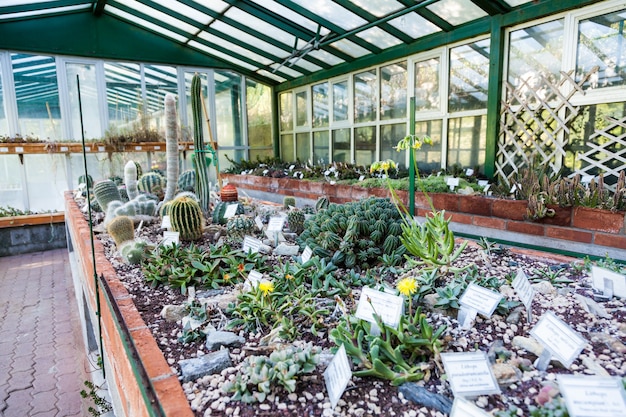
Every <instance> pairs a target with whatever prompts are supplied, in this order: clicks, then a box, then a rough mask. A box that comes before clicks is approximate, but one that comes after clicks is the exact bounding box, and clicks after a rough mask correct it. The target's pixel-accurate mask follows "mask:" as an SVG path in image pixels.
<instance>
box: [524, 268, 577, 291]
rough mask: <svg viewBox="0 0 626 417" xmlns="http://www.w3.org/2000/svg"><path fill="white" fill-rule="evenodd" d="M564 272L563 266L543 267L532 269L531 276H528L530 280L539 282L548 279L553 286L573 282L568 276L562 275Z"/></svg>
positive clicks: (562, 285)
mask: <svg viewBox="0 0 626 417" xmlns="http://www.w3.org/2000/svg"><path fill="white" fill-rule="evenodd" d="M564 272H565V268H560V267H559V268H550V267H548V268H543V269H534V270H533V273H532V276H531V277H530V278H529V280H530V281H531V282H535V283H537V282H541V281H548V282H549V283H550V284H552V285H553V286H555V287H566V286H567V285H569V284H571V283H573V282H574V281H572V280H571V279H569V278H564V277H562V275H563V273H564Z"/></svg>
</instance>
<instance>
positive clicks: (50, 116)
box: [11, 54, 62, 140]
mask: <svg viewBox="0 0 626 417" xmlns="http://www.w3.org/2000/svg"><path fill="white" fill-rule="evenodd" d="M11 62H12V67H13V79H14V81H15V95H16V97H17V115H18V118H19V129H20V132H19V133H20V134H21V135H22V136H34V137H37V138H39V139H49V140H59V139H62V137H61V135H62V129H61V110H60V108H59V88H58V86H57V71H56V64H55V61H54V58H52V57H49V56H38V55H25V54H11Z"/></svg>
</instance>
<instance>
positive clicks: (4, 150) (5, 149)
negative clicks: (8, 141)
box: [0, 146, 9, 153]
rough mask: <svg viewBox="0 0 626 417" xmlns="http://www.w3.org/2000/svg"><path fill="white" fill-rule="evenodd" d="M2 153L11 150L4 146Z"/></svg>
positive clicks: (0, 150)
mask: <svg viewBox="0 0 626 417" xmlns="http://www.w3.org/2000/svg"><path fill="white" fill-rule="evenodd" d="M0 152H2V153H6V152H9V148H7V147H6V146H3V147H1V148H0Z"/></svg>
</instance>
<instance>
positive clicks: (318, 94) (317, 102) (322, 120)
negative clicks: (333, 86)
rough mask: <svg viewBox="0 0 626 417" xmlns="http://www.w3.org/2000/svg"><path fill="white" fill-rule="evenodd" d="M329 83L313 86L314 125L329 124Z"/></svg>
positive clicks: (324, 125)
mask: <svg viewBox="0 0 626 417" xmlns="http://www.w3.org/2000/svg"><path fill="white" fill-rule="evenodd" d="M328 99H329V91H328V83H321V84H316V85H314V86H313V123H312V124H313V127H326V126H328V115H329V111H328Z"/></svg>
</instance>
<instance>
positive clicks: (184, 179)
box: [178, 169, 196, 191]
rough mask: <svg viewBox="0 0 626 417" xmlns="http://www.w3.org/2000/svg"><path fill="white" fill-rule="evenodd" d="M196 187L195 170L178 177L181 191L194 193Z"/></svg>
mask: <svg viewBox="0 0 626 417" xmlns="http://www.w3.org/2000/svg"><path fill="white" fill-rule="evenodd" d="M195 187H196V173H195V172H194V171H193V170H191V169H190V170H187V171H185V172H183V173H182V174H180V176H179V177H178V190H179V191H194V190H195Z"/></svg>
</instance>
